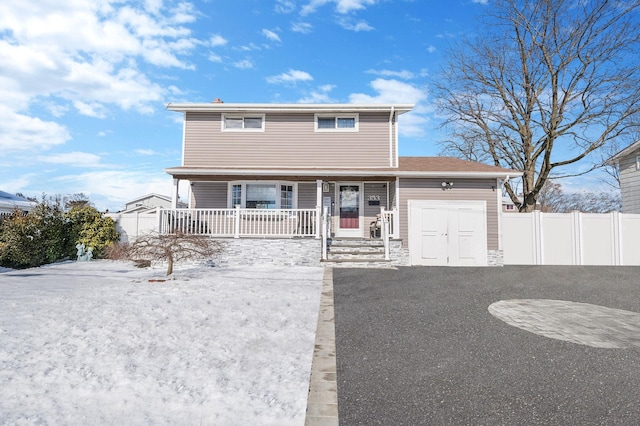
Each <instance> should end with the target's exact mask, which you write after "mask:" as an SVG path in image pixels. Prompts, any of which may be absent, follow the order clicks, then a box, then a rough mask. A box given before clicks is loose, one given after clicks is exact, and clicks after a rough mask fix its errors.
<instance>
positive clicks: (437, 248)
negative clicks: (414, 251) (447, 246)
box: [420, 236, 442, 262]
mask: <svg viewBox="0 0 640 426" xmlns="http://www.w3.org/2000/svg"><path fill="white" fill-rule="evenodd" d="M421 243H422V244H421V246H422V247H421V251H420V253H421V258H422V260H423V261H426V262H435V261H438V260H439V259H440V257H441V256H442V239H441V238H437V237H432V236H423V237H422V241H421Z"/></svg>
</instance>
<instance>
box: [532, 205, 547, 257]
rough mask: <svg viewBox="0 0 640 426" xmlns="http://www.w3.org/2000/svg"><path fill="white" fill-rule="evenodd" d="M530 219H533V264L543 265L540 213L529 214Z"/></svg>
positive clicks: (537, 211)
mask: <svg viewBox="0 0 640 426" xmlns="http://www.w3.org/2000/svg"><path fill="white" fill-rule="evenodd" d="M531 218H532V219H533V250H534V252H533V264H534V265H543V264H544V258H543V255H544V253H543V250H542V242H543V240H542V233H543V230H542V213H541V212H540V211H539V210H534V211H532V212H531Z"/></svg>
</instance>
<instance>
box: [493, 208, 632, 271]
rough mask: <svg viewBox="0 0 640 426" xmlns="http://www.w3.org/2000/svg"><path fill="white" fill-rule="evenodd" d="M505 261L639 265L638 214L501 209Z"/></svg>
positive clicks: (545, 263) (520, 263)
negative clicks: (502, 212)
mask: <svg viewBox="0 0 640 426" xmlns="http://www.w3.org/2000/svg"><path fill="white" fill-rule="evenodd" d="M502 251H503V256H504V264H505V265H636V266H637V265H640V215H638V214H623V213H617V212H614V213H606V214H595V213H579V212H573V213H541V212H538V211H536V212H532V213H506V214H503V215H502Z"/></svg>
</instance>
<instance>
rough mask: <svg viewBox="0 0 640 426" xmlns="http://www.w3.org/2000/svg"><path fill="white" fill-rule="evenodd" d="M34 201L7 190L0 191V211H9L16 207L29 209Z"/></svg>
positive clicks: (32, 206)
mask: <svg viewBox="0 0 640 426" xmlns="http://www.w3.org/2000/svg"><path fill="white" fill-rule="evenodd" d="M35 205H36V203H34V202H33V201H29V200H27V199H26V198H22V197H18V196H17V195H13V194H9V193H8V192H4V191H0V212H5V213H6V212H11V211H13V210H14V209H16V208H18V209H20V210H25V211H31V210H32V209H33V208H34V207H35Z"/></svg>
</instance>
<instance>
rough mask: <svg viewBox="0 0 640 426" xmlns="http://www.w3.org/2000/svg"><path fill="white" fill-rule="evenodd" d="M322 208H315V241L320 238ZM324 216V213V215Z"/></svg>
mask: <svg viewBox="0 0 640 426" xmlns="http://www.w3.org/2000/svg"><path fill="white" fill-rule="evenodd" d="M323 213H324V212H323V211H322V207H320V206H316V240H317V239H318V238H320V231H321V229H320V226H321V224H322V223H323V222H324V221H323V219H322V215H323ZM324 214H325V215H326V213H324ZM323 235H324V234H323Z"/></svg>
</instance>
